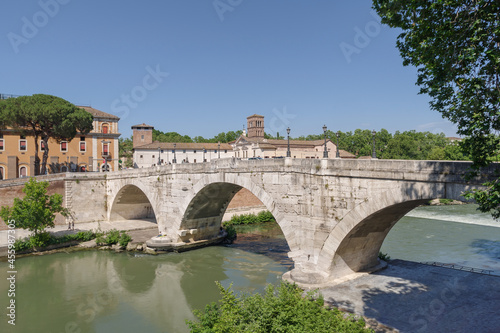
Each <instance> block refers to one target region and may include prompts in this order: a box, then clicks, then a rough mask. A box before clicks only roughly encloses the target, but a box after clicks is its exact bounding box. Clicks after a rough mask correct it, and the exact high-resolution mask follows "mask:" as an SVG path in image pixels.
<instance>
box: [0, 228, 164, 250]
mask: <svg viewBox="0 0 500 333" xmlns="http://www.w3.org/2000/svg"><path fill="white" fill-rule="evenodd" d="M112 229H117V230H120V231H126V232H127V233H128V234H129V235H130V236H132V242H131V243H133V244H139V243H141V244H142V243H146V241H147V240H148V239H150V238H151V237H153V236H156V235H158V225H157V224H156V223H155V222H154V221H152V220H124V221H114V222H91V223H78V224H76V225H75V228H74V229H68V226H67V225H56V226H55V227H54V228H49V229H47V231H49V232H50V233H51V234H52V235H54V236H56V237H60V236H64V235H69V234H76V233H77V232H79V231H89V230H91V231H98V230H99V231H102V232H105V231H109V230H112ZM10 235H11V237H15V238H16V239H23V238H26V237H28V236H29V235H30V232H29V231H27V230H24V229H15V230H14V232H13V233H10ZM133 235H134V236H133ZM148 235H149V238H147V239H145V237H147V236H148ZM8 237H9V234H8V231H7V230H1V231H0V259H1V258H3V257H6V256H7V250H8ZM92 242H93V243H92ZM72 245H76V246H79V247H85V248H91V247H96V245H95V240H94V241H90V242H85V243H80V244H72ZM67 246H68V245H66V247H67ZM69 246H71V244H70V245H69ZM59 247H64V244H60V246H59ZM50 251H52V252H54V251H57V249H53V250H50ZM41 253H43V252H41Z"/></svg>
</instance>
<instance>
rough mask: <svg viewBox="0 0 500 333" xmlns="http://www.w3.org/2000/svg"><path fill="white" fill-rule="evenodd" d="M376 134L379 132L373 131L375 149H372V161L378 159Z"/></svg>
mask: <svg viewBox="0 0 500 333" xmlns="http://www.w3.org/2000/svg"><path fill="white" fill-rule="evenodd" d="M375 134H377V132H375V130H373V132H372V135H373V149H372V159H375V160H376V159H377V153H376V152H375Z"/></svg>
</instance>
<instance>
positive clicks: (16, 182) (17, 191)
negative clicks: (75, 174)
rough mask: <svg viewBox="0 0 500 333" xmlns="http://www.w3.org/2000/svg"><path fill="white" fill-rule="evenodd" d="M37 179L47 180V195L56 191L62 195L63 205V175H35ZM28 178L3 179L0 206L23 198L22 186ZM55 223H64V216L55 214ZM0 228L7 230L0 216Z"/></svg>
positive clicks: (9, 204)
mask: <svg viewBox="0 0 500 333" xmlns="http://www.w3.org/2000/svg"><path fill="white" fill-rule="evenodd" d="M36 179H37V180H38V181H49V182H50V183H49V188H48V190H47V192H48V194H49V195H52V194H55V193H58V194H60V195H62V196H63V205H65V204H66V202H65V200H66V198H65V185H64V183H65V181H64V179H65V175H64V174H59V175H55V176H37V177H36ZM28 180H29V178H20V179H11V180H4V181H2V182H0V207H2V206H12V205H13V204H14V198H23V197H24V193H23V188H24V184H25V183H26V182H27V181H28ZM55 224H59V225H64V224H66V218H65V217H63V216H61V215H59V214H57V215H56V220H55ZM0 230H7V225H6V224H5V223H4V221H3V220H2V219H1V218H0Z"/></svg>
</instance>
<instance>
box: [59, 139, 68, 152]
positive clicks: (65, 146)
mask: <svg viewBox="0 0 500 333" xmlns="http://www.w3.org/2000/svg"><path fill="white" fill-rule="evenodd" d="M61 151H62V152H66V151H68V142H67V141H62V142H61Z"/></svg>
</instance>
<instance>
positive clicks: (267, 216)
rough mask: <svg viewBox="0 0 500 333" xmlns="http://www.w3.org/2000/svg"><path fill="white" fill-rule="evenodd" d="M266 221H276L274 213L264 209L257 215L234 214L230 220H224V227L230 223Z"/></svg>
mask: <svg viewBox="0 0 500 333" xmlns="http://www.w3.org/2000/svg"><path fill="white" fill-rule="evenodd" d="M265 222H276V220H275V219H274V216H273V214H272V213H271V212H270V211H267V210H266V211H262V212H259V213H258V214H257V215H255V214H241V215H233V216H232V217H231V219H230V220H229V221H225V222H224V224H223V225H224V227H227V226H230V225H242V224H257V223H265Z"/></svg>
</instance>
